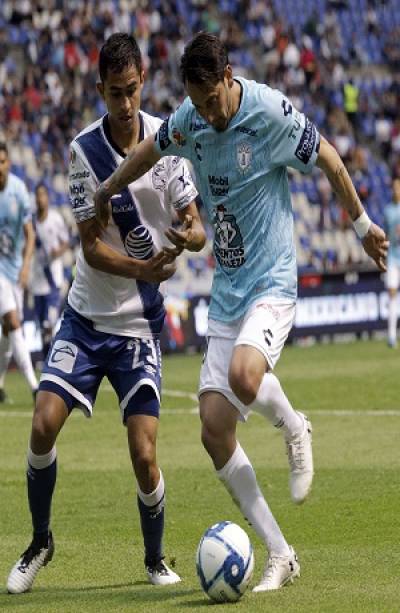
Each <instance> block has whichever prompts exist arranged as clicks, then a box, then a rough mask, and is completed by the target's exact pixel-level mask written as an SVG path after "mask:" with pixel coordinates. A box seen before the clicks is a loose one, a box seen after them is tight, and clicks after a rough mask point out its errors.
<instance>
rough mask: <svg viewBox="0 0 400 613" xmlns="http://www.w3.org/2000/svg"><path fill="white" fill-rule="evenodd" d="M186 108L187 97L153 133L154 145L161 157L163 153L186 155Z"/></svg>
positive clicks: (187, 147)
mask: <svg viewBox="0 0 400 613" xmlns="http://www.w3.org/2000/svg"><path fill="white" fill-rule="evenodd" d="M187 108H188V99H186V100H185V101H184V102H183V104H182V105H181V106H180V107H179V108H178V109H177V110H176V111H175V113H173V114H172V115H170V116H169V117H168V118H167V119H165V121H163V123H162V124H161V126H160V127H159V129H158V132H157V133H156V135H155V146H156V149H157V151H158V152H159V154H160V155H161V156H162V157H163V156H165V155H174V156H176V155H179V156H181V157H188V153H189V146H188V135H187V134H186V130H185V124H186V116H187Z"/></svg>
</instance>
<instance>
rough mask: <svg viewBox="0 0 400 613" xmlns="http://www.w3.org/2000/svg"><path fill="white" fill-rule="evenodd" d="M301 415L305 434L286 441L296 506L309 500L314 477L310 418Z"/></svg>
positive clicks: (291, 491)
mask: <svg viewBox="0 0 400 613" xmlns="http://www.w3.org/2000/svg"><path fill="white" fill-rule="evenodd" d="M299 415H300V416H301V417H302V418H303V419H304V429H303V432H302V433H301V434H299V435H298V436H296V437H294V438H292V439H287V440H286V448H287V454H288V459H289V466H290V479H289V487H290V495H291V497H292V500H293V502H294V503H296V504H301V503H302V502H304V500H305V499H306V498H307V496H308V494H309V493H310V490H311V485H312V480H313V476H314V464H313V454H312V426H311V422H310V421H309V419H308V417H306V416H305V415H303V413H299Z"/></svg>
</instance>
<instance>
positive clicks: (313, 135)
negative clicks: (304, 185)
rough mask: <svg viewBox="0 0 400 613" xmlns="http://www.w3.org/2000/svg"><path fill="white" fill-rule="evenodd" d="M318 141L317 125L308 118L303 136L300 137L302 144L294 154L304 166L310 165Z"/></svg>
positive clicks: (300, 143)
mask: <svg viewBox="0 0 400 613" xmlns="http://www.w3.org/2000/svg"><path fill="white" fill-rule="evenodd" d="M316 140H317V130H316V128H315V125H314V124H313V123H312V121H310V120H309V119H308V118H307V117H306V125H305V128H304V130H303V134H302V135H301V137H300V142H299V144H298V145H297V148H296V151H295V153H294V154H295V156H296V157H297V158H298V159H299V160H300V162H303V164H308V162H309V161H310V159H311V156H312V154H313V151H314V148H315V143H316Z"/></svg>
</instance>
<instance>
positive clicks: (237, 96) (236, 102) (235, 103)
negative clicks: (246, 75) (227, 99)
mask: <svg viewBox="0 0 400 613" xmlns="http://www.w3.org/2000/svg"><path fill="white" fill-rule="evenodd" d="M241 100H242V86H241V85H240V83H239V81H234V82H233V87H232V93H231V105H232V106H231V113H230V115H231V116H230V119H232V117H234V116H235V115H236V113H237V112H238V110H239V107H240V102H241Z"/></svg>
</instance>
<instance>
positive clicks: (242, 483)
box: [217, 443, 289, 556]
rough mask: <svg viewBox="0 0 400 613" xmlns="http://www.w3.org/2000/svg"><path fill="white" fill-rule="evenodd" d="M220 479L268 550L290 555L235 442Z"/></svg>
mask: <svg viewBox="0 0 400 613" xmlns="http://www.w3.org/2000/svg"><path fill="white" fill-rule="evenodd" d="M217 475H218V477H219V479H220V480H221V481H222V482H223V484H224V485H225V487H226V489H227V490H228V492H229V493H230V495H231V496H232V498H233V500H234V502H236V504H238V505H239V508H240V510H241V512H242V513H243V515H244V517H245V518H246V519H247V520H248V522H249V523H250V524H251V525H252V526H253V528H254V530H255V531H256V532H257V534H258V536H259V537H260V538H261V539H262V540H263V541H264V543H265V544H266V546H267V547H268V551H269V553H270V554H271V553H273V554H275V555H279V556H286V555H289V546H288V544H287V542H286V541H285V538H284V536H283V534H282V532H281V530H280V528H279V526H278V524H277V523H276V521H275V518H274V516H273V515H272V513H271V511H270V508H269V506H268V505H267V503H266V501H265V498H264V496H263V495H262V492H261V490H260V488H259V487H258V484H257V479H256V475H255V472H254V469H253V467H252V465H251V464H250V461H249V459H248V457H247V456H246V454H245V452H244V451H243V449H242V448H241V446H240V444H239V443H238V444H237V446H236V449H235V451H234V453H233V455H232V457H231V458H230V459H229V460H228V462H227V463H226V464H225V466H223V467H222V468H221V469H220V470H217Z"/></svg>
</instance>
